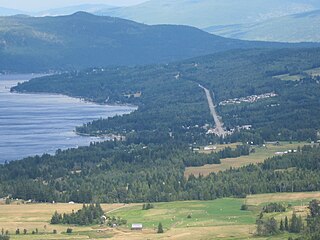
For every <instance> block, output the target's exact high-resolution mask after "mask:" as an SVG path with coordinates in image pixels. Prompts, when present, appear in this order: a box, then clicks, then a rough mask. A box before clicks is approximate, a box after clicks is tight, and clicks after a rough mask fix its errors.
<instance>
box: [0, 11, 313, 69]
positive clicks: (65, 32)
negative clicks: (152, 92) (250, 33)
mask: <svg viewBox="0 0 320 240" xmlns="http://www.w3.org/2000/svg"><path fill="white" fill-rule="evenodd" d="M296 46H299V47H301V46H305V45H288V44H279V43H267V42H248V41H241V40H234V39H227V38H223V37H218V36H215V35H212V34H209V33H207V32H204V31H202V30H199V29H197V28H193V27H188V26H176V25H156V26H149V25H144V24H140V23H136V22H132V21H128V20H123V19H120V18H113V17H101V16H95V15H92V14H88V13H84V12H78V13H75V14H73V15H69V16H60V17H28V16H24V15H19V16H12V17H1V18H0V71H18V72H22V71H23V72H31V71H37V72H39V71H47V70H49V69H54V70H57V69H60V70H64V69H79V68H87V67H99V66H108V65H139V64H153V63H167V62H172V61H177V60H181V59H186V58H190V57H195V56H200V55H206V54H210V53H215V52H221V51H226V50H231V49H238V48H257V47H260V48H262V47H278V48H280V47H296ZM308 46H314V45H313V44H309V45H308ZM317 46H319V45H317Z"/></svg>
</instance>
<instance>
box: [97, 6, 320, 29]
mask: <svg viewBox="0 0 320 240" xmlns="http://www.w3.org/2000/svg"><path fill="white" fill-rule="evenodd" d="M315 9H320V1H318V0H281V1H279V0H268V1H266V0H175V1H172V0H161V1H159V0H150V1H147V2H145V3H142V4H139V5H136V6H130V7H125V8H116V9H109V10H106V11H105V10H102V11H97V12H95V13H96V14H100V15H109V16H116V17H121V18H126V19H131V20H134V21H138V22H143V23H147V24H166V23H167V24H182V25H189V26H194V27H198V28H206V27H210V26H219V25H233V24H246V23H256V22H258V21H263V20H267V19H271V18H274V17H281V16H285V15H289V14H295V13H301V12H306V11H311V10H315Z"/></svg>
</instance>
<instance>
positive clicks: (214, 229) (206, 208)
mask: <svg viewBox="0 0 320 240" xmlns="http://www.w3.org/2000/svg"><path fill="white" fill-rule="evenodd" d="M312 199H320V192H309V193H277V194H260V195H252V196H248V197H247V198H246V199H234V198H224V199H217V200H213V201H185V202H170V203H155V204H154V208H153V209H149V210H142V204H126V205H124V204H103V205H102V207H103V209H104V210H105V211H106V213H107V215H110V216H120V217H123V218H125V219H127V220H128V224H127V225H126V226H121V227H119V228H109V227H107V226H86V227H80V226H67V225H50V224H49V221H50V218H51V216H52V214H53V213H54V211H56V210H57V211H58V212H61V213H64V212H66V213H70V212H71V211H72V210H77V209H80V208H81V207H82V205H81V204H72V205H70V204H19V205H17V204H16V203H13V204H11V205H4V204H3V205H0V228H4V229H5V230H9V231H10V234H11V235H10V236H11V238H10V239H13V240H20V239H21V240H40V239H41V240H42V239H52V240H53V239H79V240H80V239H109V238H110V239H118V240H120V239H121V240H122V239H123V240H125V239H133V240H135V239H137V240H138V239H139V240H140V239H186V240H188V239H190V240H191V239H192V240H193V239H239V240H240V239H248V238H250V239H255V237H254V232H255V220H256V218H257V216H258V214H259V212H260V210H261V208H262V207H263V206H264V205H266V204H267V203H269V202H281V203H284V204H285V205H289V204H291V205H292V207H291V208H289V209H288V211H287V212H286V213H276V214H275V213H273V214H272V215H273V216H275V217H276V218H277V219H279V218H282V217H284V216H285V215H287V216H290V215H291V214H292V212H293V210H295V211H296V212H298V213H299V214H301V215H306V213H307V208H306V205H307V204H308V202H309V201H310V200H312ZM244 203H246V204H248V205H249V211H241V210H240V207H241V205H242V204H244ZM270 215H271V214H270ZM188 216H191V217H188ZM159 222H161V223H162V224H163V227H164V230H165V232H164V233H163V234H157V233H156V229H157V225H158V223H159ZM132 223H142V224H143V226H144V229H143V230H142V231H131V230H130V227H131V224H132ZM68 227H70V228H72V229H73V233H72V234H66V233H65V231H66V229H67V228H68ZM17 228H19V229H20V232H21V233H20V234H19V235H16V234H15V230H16V229H17ZM36 228H38V234H31V232H32V230H35V229H36ZM23 229H27V230H28V233H27V234H26V235H24V234H23ZM53 229H56V230H57V234H52V231H53ZM288 236H289V235H279V236H277V237H273V238H272V239H286V238H287V237H288ZM258 239H271V238H258Z"/></svg>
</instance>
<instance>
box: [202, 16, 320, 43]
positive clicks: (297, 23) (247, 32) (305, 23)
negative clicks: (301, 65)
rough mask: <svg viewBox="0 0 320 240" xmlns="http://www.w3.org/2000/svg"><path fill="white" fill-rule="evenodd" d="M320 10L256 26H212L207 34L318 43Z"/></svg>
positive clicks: (258, 39)
mask: <svg viewBox="0 0 320 240" xmlns="http://www.w3.org/2000/svg"><path fill="white" fill-rule="evenodd" d="M319 24H320V10H314V11H309V12H305V13H299V14H293V15H289V16H284V17H280V18H275V19H270V20H267V21H264V22H260V23H256V24H243V25H241V24H240V25H230V26H213V27H210V28H206V29H204V30H205V31H207V32H211V33H213V34H217V35H220V36H224V37H228V38H236V39H242V40H256V41H278V42H302V41H304V42H320V32H319V29H318V26H319Z"/></svg>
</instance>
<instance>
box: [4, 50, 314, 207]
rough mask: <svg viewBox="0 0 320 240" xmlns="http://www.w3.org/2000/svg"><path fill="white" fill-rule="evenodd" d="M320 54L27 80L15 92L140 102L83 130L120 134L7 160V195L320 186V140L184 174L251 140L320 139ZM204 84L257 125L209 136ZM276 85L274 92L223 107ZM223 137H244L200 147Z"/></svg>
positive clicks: (114, 198)
mask: <svg viewBox="0 0 320 240" xmlns="http://www.w3.org/2000/svg"><path fill="white" fill-rule="evenodd" d="M319 53H320V49H299V50H293V49H291V50H290V49H282V50H270V49H269V50H257V49H255V50H237V51H231V52H226V53H218V54H214V55H209V56H205V57H201V58H195V59H191V60H187V61H184V62H179V63H173V64H166V65H151V66H143V67H142V66H140V67H119V68H103V69H100V68H99V69H98V68H96V69H90V70H86V71H82V72H74V73H64V74H60V75H54V76H48V77H44V78H39V79H33V80H31V81H30V82H26V83H23V84H20V85H18V86H17V87H15V88H13V89H12V91H19V92H28V91H29V92H55V93H62V94H67V95H70V96H77V97H82V98H85V99H87V100H91V101H95V102H99V103H122V104H123V103H125V104H135V105H137V106H138V107H139V108H138V110H136V111H135V112H134V113H132V114H130V115H124V116H116V117H113V118H109V119H100V120H98V121H94V122H93V123H88V124H86V125H84V126H83V127H79V128H78V129H77V131H78V132H79V133H85V134H94V135H97V134H98V135H99V134H108V133H115V134H118V135H120V136H122V141H111V142H104V143H96V144H91V146H89V147H82V148H79V149H71V150H66V151H60V150H59V151H57V152H56V155H55V156H50V155H43V156H36V157H30V158H27V159H23V160H21V161H15V162H10V163H7V164H5V165H2V166H0V180H1V181H0V182H1V184H0V195H2V196H6V195H11V196H12V197H14V198H23V199H35V200H37V201H52V200H56V201H57V200H58V201H70V200H72V201H76V202H91V201H102V202H146V201H151V202H156V201H173V200H187V199H200V200H208V199H214V198H219V197H228V196H237V197H242V196H245V195H246V194H249V193H266V192H281V191H315V190H320V184H319V182H320V179H319V169H318V167H317V166H318V165H319V164H318V163H317V162H318V160H319V159H318V156H319V155H320V152H319V147H316V146H314V147H304V148H302V149H297V151H296V152H295V153H289V154H287V155H285V156H282V157H277V158H273V159H270V160H268V161H266V162H265V163H263V164H260V165H258V166H256V165H250V166H247V167H243V168H241V169H237V170H235V169H234V170H229V171H226V172H220V173H218V174H211V175H209V176H208V177H199V178H195V177H194V176H193V175H191V176H190V177H189V178H188V179H186V178H185V177H184V171H185V168H186V167H189V166H202V165H205V164H219V163H220V160H221V159H223V158H228V157H230V158H234V157H238V156H241V155H248V154H250V152H251V150H252V149H251V148H250V146H249V145H248V144H247V142H251V143H253V144H255V145H262V144H263V143H264V141H266V140H267V141H268V140H274V141H278V140H288V141H292V140H309V141H311V140H313V141H316V140H317V139H318V136H317V132H318V131H319V128H320V124H319V121H318V119H319V117H320V116H319V114H320V109H319V97H320V96H319V94H320V91H319V80H320V79H319V77H318V75H317V74H318V70H317V69H318V67H319V66H320V60H319V58H318V56H319ZM310 69H313V70H312V71H311V70H310ZM310 72H312V74H310ZM308 73H309V74H308ZM284 74H287V75H286V76H287V78H289V79H290V78H291V77H292V78H296V79H297V76H296V75H297V74H298V75H299V76H300V78H299V79H298V80H295V81H293V80H292V81H288V80H281V79H280V77H279V75H280V76H284ZM199 84H201V85H203V86H205V87H206V88H208V89H209V90H211V93H213V92H214V95H213V94H212V95H213V96H214V101H215V103H216V105H218V107H217V110H218V112H219V114H221V116H222V120H223V121H224V122H225V124H226V127H227V128H235V127H236V126H237V125H239V126H241V125H244V124H251V125H252V128H251V129H250V130H241V131H238V130H236V131H234V132H233V133H232V134H231V135H229V136H227V137H225V138H224V139H223V138H219V137H217V136H215V135H213V134H207V131H208V130H209V129H210V128H212V127H214V122H213V119H212V117H211V116H210V112H209V107H208V103H207V99H206V97H205V93H204V91H203V89H201V88H200V87H199ZM268 92H273V93H274V94H273V97H270V98H266V99H258V100H256V101H251V102H250V101H247V102H239V103H236V104H227V105H221V104H218V103H220V102H222V101H228V99H230V98H231V99H234V98H241V97H246V98H249V97H248V96H257V95H259V94H264V93H268ZM246 98H245V99H246ZM218 142H221V143H223V142H242V144H239V146H238V147H237V148H236V149H234V150H232V149H231V148H225V149H222V150H221V151H219V152H217V153H212V154H203V153H197V152H196V151H194V149H195V148H196V147H197V146H206V145H208V144H210V143H218Z"/></svg>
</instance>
